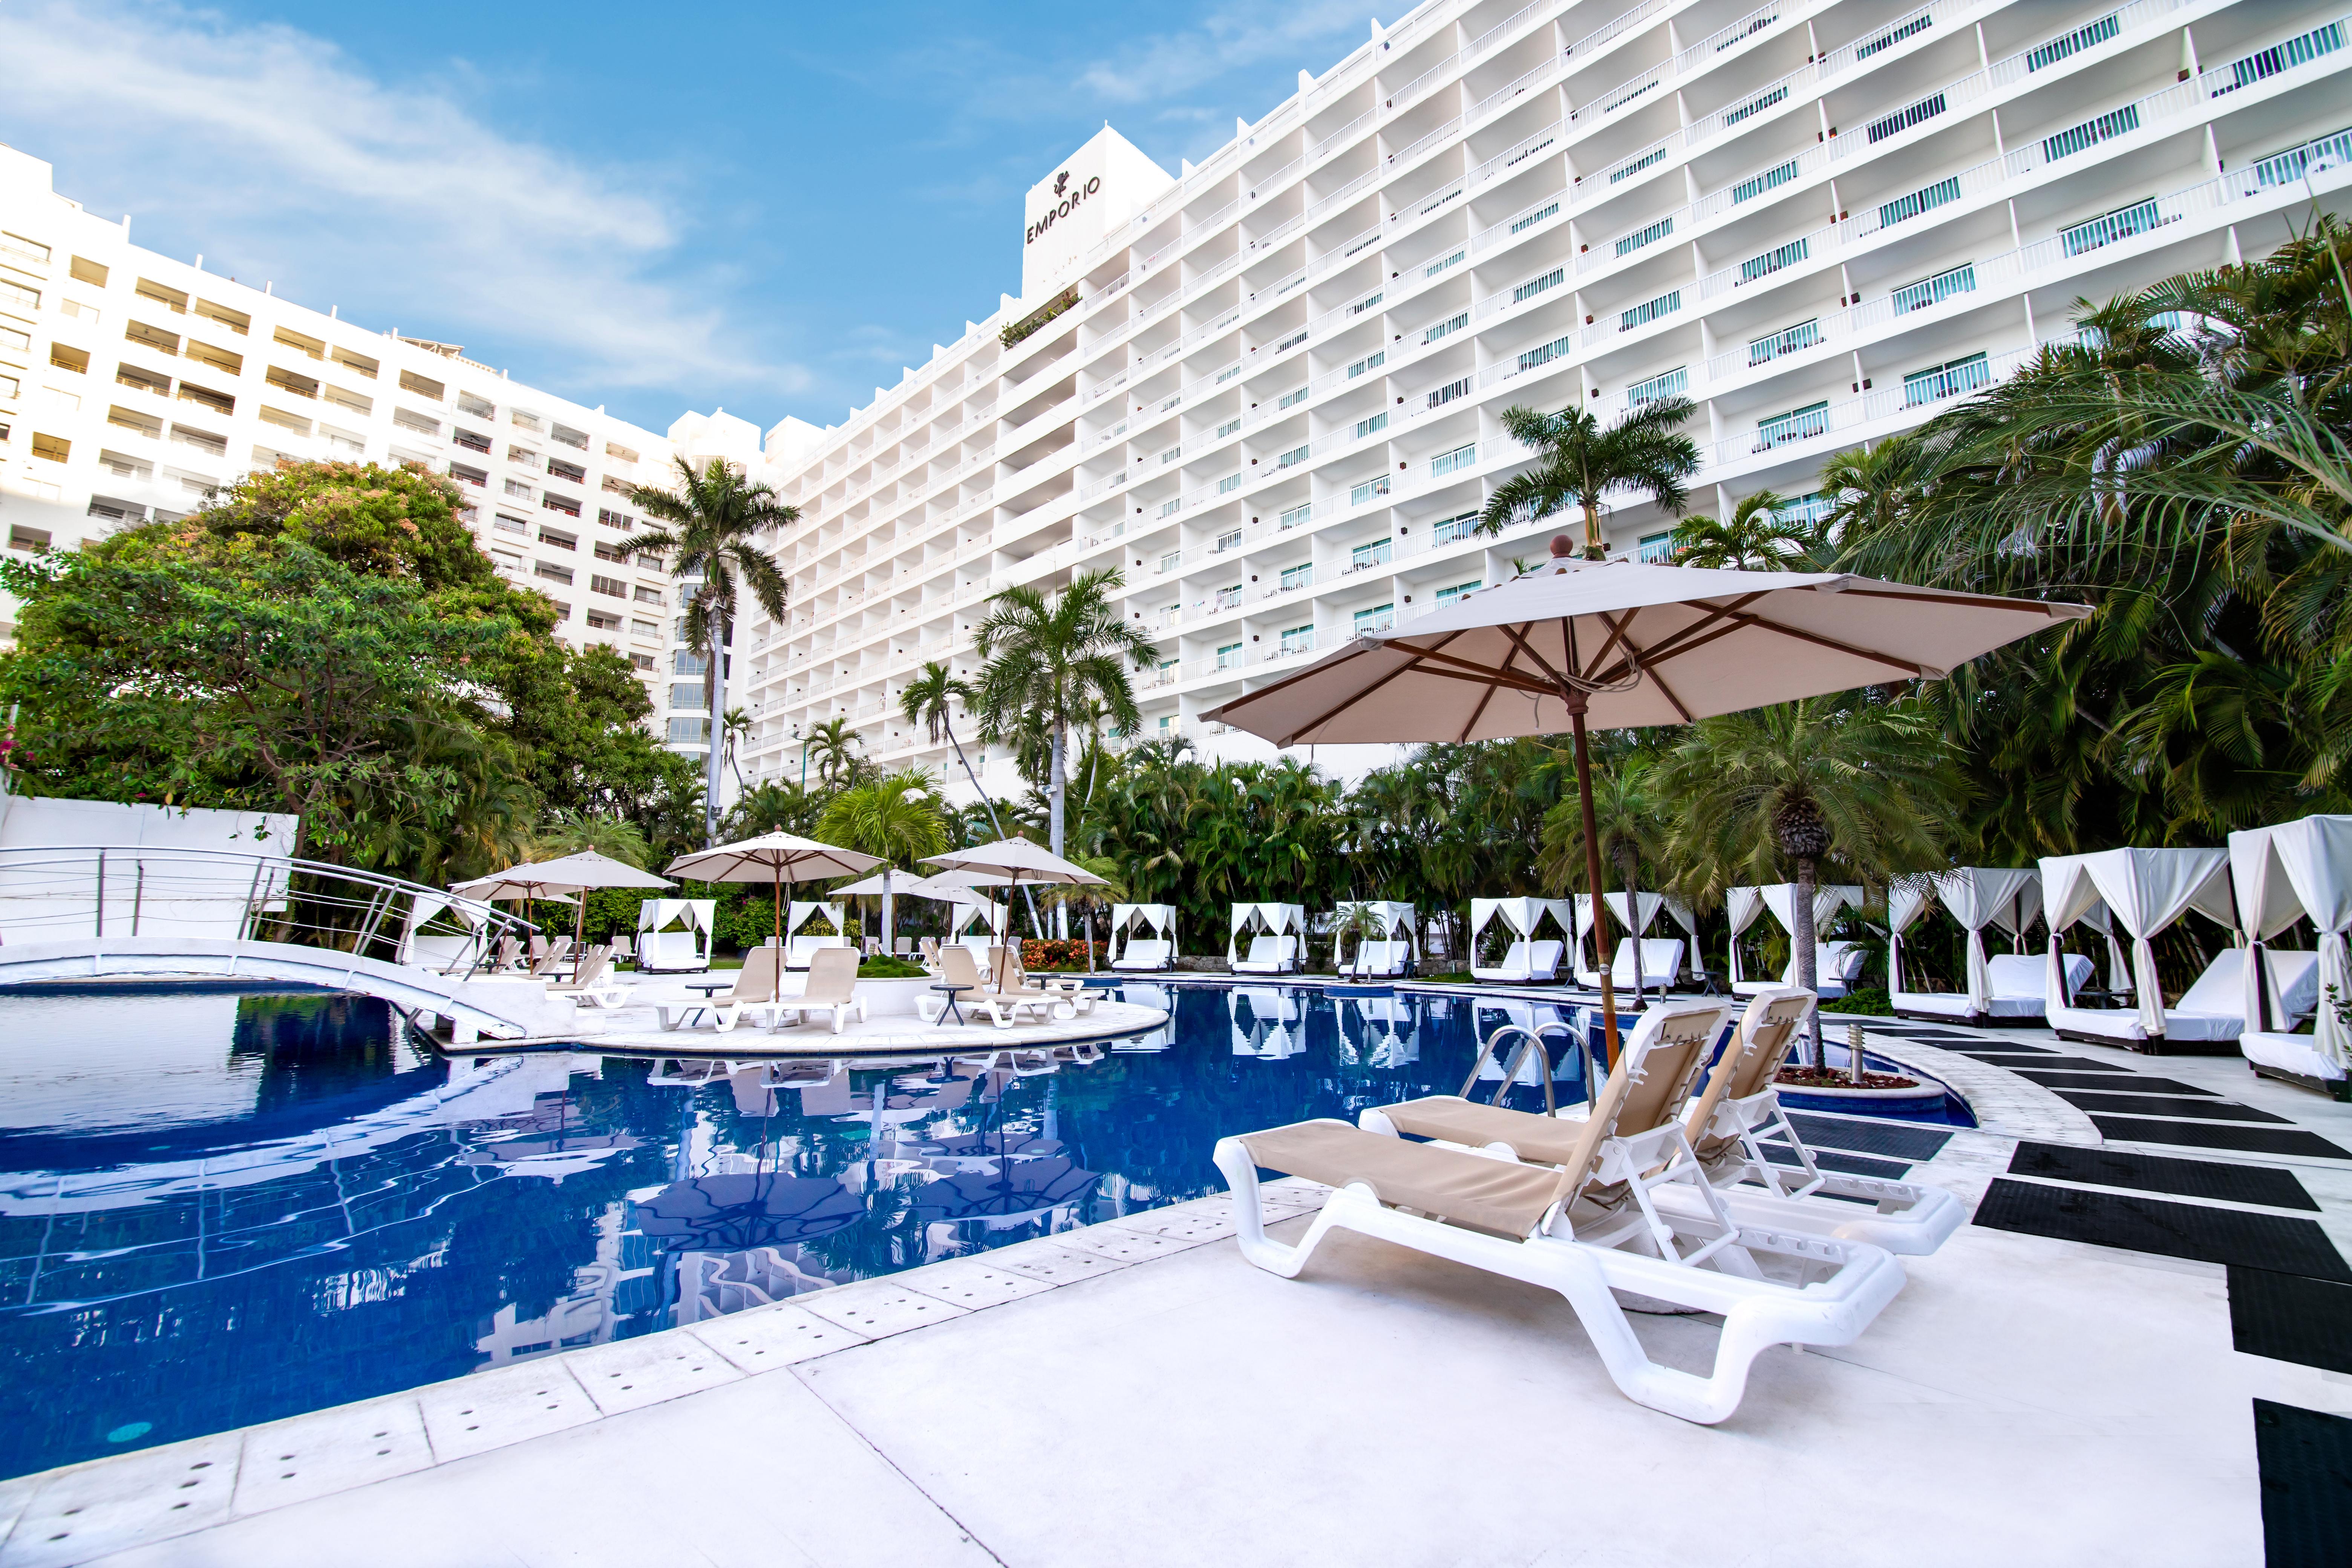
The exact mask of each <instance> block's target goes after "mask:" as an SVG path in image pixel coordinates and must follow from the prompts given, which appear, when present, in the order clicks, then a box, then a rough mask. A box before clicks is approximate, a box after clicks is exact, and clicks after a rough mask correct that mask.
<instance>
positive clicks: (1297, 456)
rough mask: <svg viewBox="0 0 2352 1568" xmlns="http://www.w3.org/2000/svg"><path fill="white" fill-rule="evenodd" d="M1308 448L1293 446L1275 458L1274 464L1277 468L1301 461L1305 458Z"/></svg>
mask: <svg viewBox="0 0 2352 1568" xmlns="http://www.w3.org/2000/svg"><path fill="white" fill-rule="evenodd" d="M1310 445H1311V444H1310ZM1308 450H1309V447H1292V448H1291V449H1290V450H1289V451H1287V452H1285V453H1284V454H1283V455H1282V456H1281V457H1279V458H1276V459H1275V460H1274V466H1275V467H1276V468H1288V467H1290V465H1291V464H1293V463H1303V462H1305V461H1306V460H1307V452H1308Z"/></svg>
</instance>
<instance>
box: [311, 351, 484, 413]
mask: <svg viewBox="0 0 2352 1568" xmlns="http://www.w3.org/2000/svg"><path fill="white" fill-rule="evenodd" d="M335 357H336V358H337V359H341V358H342V357H343V356H342V353H341V351H340V350H339V351H337V353H336V354H335ZM457 412H458V413H460V414H468V415H471V416H473V417H475V418H477V419H495V418H497V417H498V416H499V407H498V405H497V404H495V403H492V402H491V401H490V400H489V399H488V398H487V397H477V396H475V395H473V394H472V393H470V392H461V393H459V394H458V395H457Z"/></svg>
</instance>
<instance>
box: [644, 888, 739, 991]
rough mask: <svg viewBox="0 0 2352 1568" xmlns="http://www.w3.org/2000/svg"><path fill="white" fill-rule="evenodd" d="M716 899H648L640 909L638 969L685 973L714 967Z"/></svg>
mask: <svg viewBox="0 0 2352 1568" xmlns="http://www.w3.org/2000/svg"><path fill="white" fill-rule="evenodd" d="M718 915H719V900H716V899H647V900H645V901H644V902H643V903H641V904H639V905H638V906H637V967H638V968H639V969H640V970H648V971H658V972H661V973H687V972H689V971H696V970H703V969H708V968H709V967H710V925H711V922H712V921H714V920H716V919H717V918H718Z"/></svg>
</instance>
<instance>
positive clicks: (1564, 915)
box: [1470, 899, 1592, 953]
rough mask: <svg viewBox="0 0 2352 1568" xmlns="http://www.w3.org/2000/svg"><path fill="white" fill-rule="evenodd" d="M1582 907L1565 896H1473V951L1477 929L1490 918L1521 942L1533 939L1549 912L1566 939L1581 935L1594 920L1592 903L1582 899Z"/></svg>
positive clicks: (1471, 912) (1573, 938)
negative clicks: (1490, 897)
mask: <svg viewBox="0 0 2352 1568" xmlns="http://www.w3.org/2000/svg"><path fill="white" fill-rule="evenodd" d="M1578 902H1579V903H1581V904H1583V908H1582V909H1581V910H1580V909H1578V908H1577V906H1576V905H1575V904H1571V903H1570V902H1569V900H1566V899H1473V900H1470V951H1471V952H1473V953H1475V952H1477V951H1478V933H1479V932H1480V931H1485V930H1486V927H1487V925H1488V923H1489V922H1491V921H1498V920H1499V921H1502V922H1503V925H1504V927H1505V928H1506V929H1507V930H1508V931H1510V933H1511V934H1512V935H1513V936H1515V937H1517V938H1518V939H1519V940H1520V941H1522V942H1526V941H1529V940H1532V939H1533V937H1534V936H1535V931H1536V926H1537V925H1538V922H1540V921H1542V920H1543V918H1544V917H1545V916H1546V915H1549V916H1550V917H1551V919H1552V922H1553V923H1554V924H1555V925H1557V926H1558V927H1559V932H1560V935H1561V937H1562V938H1563V939H1566V940H1569V941H1575V940H1578V939H1580V938H1581V937H1582V936H1583V934H1584V932H1585V931H1586V930H1587V929H1588V928H1589V927H1590V926H1591V913H1592V910H1591V903H1590V902H1588V901H1586V900H1578Z"/></svg>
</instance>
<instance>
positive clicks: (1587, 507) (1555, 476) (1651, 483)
mask: <svg viewBox="0 0 2352 1568" xmlns="http://www.w3.org/2000/svg"><path fill="white" fill-rule="evenodd" d="M1696 410H1697V405H1696V404H1694V403H1692V402H1691V401H1690V399H1688V398H1686V397H1662V398H1659V399H1657V400H1655V401H1654V402H1650V403H1645V404H1643V405H1642V406H1641V407H1639V408H1637V409H1635V410H1633V412H1632V413H1630V414H1628V415H1626V416H1625V417H1624V418H1622V419H1620V420H1619V421H1618V422H1617V423H1616V424H1614V425H1609V426H1603V425H1602V424H1601V421H1600V419H1599V418H1598V417H1597V416H1595V415H1594V414H1593V413H1592V411H1591V409H1588V408H1582V407H1575V408H1563V409H1561V410H1560V411H1559V413H1557V414H1543V413H1538V411H1537V410H1535V409H1532V408H1507V409H1505V410H1504V411H1503V428H1504V429H1506V430H1507V431H1509V432H1510V434H1511V437H1512V438H1513V439H1514V440H1516V441H1517V442H1519V444H1520V445H1522V446H1526V447H1534V448H1535V450H1536V451H1537V453H1538V461H1537V463H1536V466H1535V467H1534V468H1529V469H1528V470H1527V471H1526V472H1525V473H1520V474H1514V475H1512V476H1511V477H1510V478H1509V479H1505V480H1504V481H1503V482H1502V483H1501V484H1499V485H1496V487H1495V490H1494V493H1493V494H1492V495H1491V496H1489V497H1488V498H1487V500H1486V510H1484V511H1483V512H1481V513H1480V514H1479V517H1478V529H1479V531H1480V532H1482V533H1500V532H1501V531H1503V529H1504V528H1505V527H1506V526H1507V524H1509V523H1512V522H1515V521H1521V520H1523V519H1533V518H1539V517H1549V516H1550V515H1551V514H1552V513H1554V512H1558V511H1564V510H1567V509H1569V508H1570V507H1574V508H1576V509H1577V510H1579V511H1580V512H1581V513H1582V514H1583V518H1584V557H1585V559H1586V560H1588V561H1599V560H1601V559H1603V558H1604V557H1605V556H1606V555H1607V554H1608V552H1609V549H1608V543H1607V542H1606V541H1605V540H1604V539H1603V538H1602V537H1601V498H1602V497H1603V496H1604V495H1606V494H1607V493H1608V492H1609V491H1611V490H1612V489H1630V490H1633V491H1634V492H1635V493H1636V494H1639V495H1642V496H1643V497H1646V498H1647V499H1649V500H1654V501H1655V502H1657V504H1658V506H1659V507H1660V509H1661V510H1664V511H1665V512H1667V513H1669V514H1670V515H1673V516H1677V517H1679V516H1680V515H1681V514H1682V510H1683V508H1684V506H1685V504H1687V501H1688V494H1687V492H1686V491H1685V489H1684V488H1683V486H1684V482H1685V480H1687V479H1689V478H1690V477H1691V476H1692V475H1693V474H1695V473H1696V472H1698V466H1699V453H1698V447H1697V445H1696V443H1695V442H1693V441H1692V440H1691V438H1690V437H1687V436H1685V435H1684V434H1682V427H1683V426H1684V425H1685V424H1686V423H1688V421H1689V419H1690V416H1692V414H1694V413H1695V412H1696Z"/></svg>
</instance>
